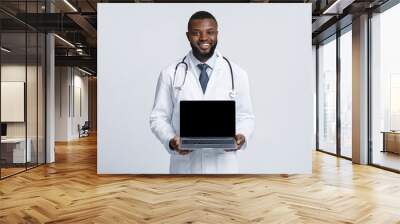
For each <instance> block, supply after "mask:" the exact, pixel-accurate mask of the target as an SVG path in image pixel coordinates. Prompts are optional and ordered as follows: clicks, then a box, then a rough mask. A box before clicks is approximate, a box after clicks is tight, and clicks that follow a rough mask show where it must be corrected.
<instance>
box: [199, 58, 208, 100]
mask: <svg viewBox="0 0 400 224" xmlns="http://www.w3.org/2000/svg"><path fill="white" fill-rule="evenodd" d="M197 67H199V69H200V71H201V72H200V77H199V81H200V85H201V89H203V93H205V92H206V88H207V83H208V75H207V71H206V70H207V68H208V65H206V64H198V65H197Z"/></svg>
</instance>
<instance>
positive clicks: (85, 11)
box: [0, 0, 387, 73]
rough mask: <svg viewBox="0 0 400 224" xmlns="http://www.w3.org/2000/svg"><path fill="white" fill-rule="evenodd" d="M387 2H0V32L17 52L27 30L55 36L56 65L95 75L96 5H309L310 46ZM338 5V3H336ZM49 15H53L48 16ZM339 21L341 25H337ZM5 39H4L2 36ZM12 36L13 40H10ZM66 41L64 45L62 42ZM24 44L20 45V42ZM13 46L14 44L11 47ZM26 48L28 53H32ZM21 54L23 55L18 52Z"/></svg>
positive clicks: (71, 0)
mask: <svg viewBox="0 0 400 224" xmlns="http://www.w3.org/2000/svg"><path fill="white" fill-rule="evenodd" d="M386 1H387V0H252V1H240V0H238V1H235V0H233V1H232V0H231V1H222V0H220V1H213V0H203V1H168V0H154V1H150V0H122V1H121V0H47V2H48V4H47V8H46V0H24V1H21V0H1V2H0V25H1V31H2V32H3V33H7V34H6V35H5V37H4V38H8V40H7V43H10V44H9V46H11V47H13V48H15V49H20V50H22V48H18V46H24V45H23V44H24V42H25V39H24V40H21V36H22V34H18V32H21V31H23V33H24V32H25V30H26V29H28V30H30V31H39V32H55V33H56V34H57V35H58V37H57V38H55V44H56V65H69V66H80V67H83V68H87V69H88V70H91V71H93V72H94V73H95V71H96V63H97V62H96V56H97V50H96V49H97V31H96V30H97V3H110V2H112V3H129V2H131V3H137V2H141V3H143V2H157V3H158V2H209V3H210V2H230V3H232V2H238V3H239V2H254V3H266V2H267V3H312V13H313V16H312V21H310V22H311V23H312V32H313V33H312V36H313V43H314V44H316V43H319V42H320V41H322V40H323V39H325V38H327V37H329V36H331V35H332V34H334V33H335V32H336V29H337V28H341V27H345V26H347V25H349V24H351V21H352V17H354V16H357V15H359V14H361V13H363V12H365V11H367V10H371V9H374V8H376V7H378V6H380V5H382V4H383V3H385V2H386ZM335 2H337V3H335ZM50 11H52V13H49V12H50ZM338 21H340V22H338ZM3 36H4V35H3ZM13 36H14V37H13ZM64 40H65V41H64ZM21 41H23V42H21ZM12 42H14V43H12ZM2 43H5V42H4V41H3V42H2ZM31 46H32V47H33V46H34V45H33V44H32V45H29V46H28V50H27V51H28V52H30V51H31V49H30V47H31ZM21 53H22V52H21Z"/></svg>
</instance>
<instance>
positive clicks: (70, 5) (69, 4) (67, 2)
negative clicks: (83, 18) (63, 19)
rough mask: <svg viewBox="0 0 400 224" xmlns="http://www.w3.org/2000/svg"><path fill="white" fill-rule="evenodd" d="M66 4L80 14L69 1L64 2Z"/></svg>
mask: <svg viewBox="0 0 400 224" xmlns="http://www.w3.org/2000/svg"><path fill="white" fill-rule="evenodd" d="M64 2H65V4H67V5H68V6H69V7H70V8H71V9H72V10H74V12H78V10H77V9H76V8H75V7H74V6H73V5H72V4H71V3H69V1H68V0H64Z"/></svg>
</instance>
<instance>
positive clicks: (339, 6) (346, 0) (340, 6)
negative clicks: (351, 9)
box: [322, 0, 355, 15]
mask: <svg viewBox="0 0 400 224" xmlns="http://www.w3.org/2000/svg"><path fill="white" fill-rule="evenodd" d="M354 1H355V0H336V1H335V2H334V3H333V4H332V5H330V6H329V7H328V8H327V9H325V10H324V12H323V13H322V14H324V15H326V14H342V13H343V10H344V9H345V8H346V7H347V6H349V5H351V3H353V2H354Z"/></svg>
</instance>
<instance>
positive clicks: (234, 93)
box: [229, 90, 237, 99]
mask: <svg viewBox="0 0 400 224" xmlns="http://www.w3.org/2000/svg"><path fill="white" fill-rule="evenodd" d="M229 96H230V97H231V98H232V99H235V98H236V96H237V93H236V91H235V90H231V91H229Z"/></svg>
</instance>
